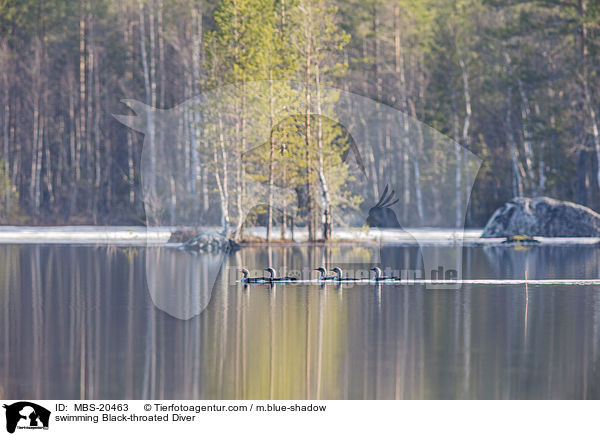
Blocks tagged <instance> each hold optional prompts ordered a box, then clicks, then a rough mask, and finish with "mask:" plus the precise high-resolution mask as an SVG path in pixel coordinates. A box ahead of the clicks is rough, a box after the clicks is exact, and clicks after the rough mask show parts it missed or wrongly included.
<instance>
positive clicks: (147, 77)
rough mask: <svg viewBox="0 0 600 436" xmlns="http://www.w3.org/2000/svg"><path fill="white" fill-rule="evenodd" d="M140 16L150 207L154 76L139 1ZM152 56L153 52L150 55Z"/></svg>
mask: <svg viewBox="0 0 600 436" xmlns="http://www.w3.org/2000/svg"><path fill="white" fill-rule="evenodd" d="M139 17H140V52H141V55H142V68H143V71H144V91H145V95H146V106H150V107H149V108H147V110H146V129H147V130H146V138H145V142H146V141H147V144H148V153H149V166H150V167H149V168H148V173H147V177H148V181H149V183H148V185H149V189H150V192H147V193H146V198H147V200H149V201H150V207H152V208H153V207H154V206H155V205H154V204H153V203H154V201H155V200H156V199H155V172H156V171H155V150H154V120H153V114H152V108H153V107H154V106H153V104H152V103H153V100H154V98H153V94H154V93H153V92H152V78H151V72H150V67H149V66H148V53H147V51H146V24H145V22H146V18H145V14H144V4H143V2H142V1H141V0H140V1H139ZM150 57H151V58H152V57H153V56H152V54H151V55H150Z"/></svg>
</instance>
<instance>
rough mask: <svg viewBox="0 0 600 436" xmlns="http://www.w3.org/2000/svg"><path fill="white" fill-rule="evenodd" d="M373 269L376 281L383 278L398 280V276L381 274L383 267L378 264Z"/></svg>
mask: <svg viewBox="0 0 600 436" xmlns="http://www.w3.org/2000/svg"><path fill="white" fill-rule="evenodd" d="M371 271H375V281H377V282H379V281H381V280H397V277H385V276H382V275H381V268H379V267H378V266H376V267H374V268H371Z"/></svg>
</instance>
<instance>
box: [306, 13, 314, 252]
mask: <svg viewBox="0 0 600 436" xmlns="http://www.w3.org/2000/svg"><path fill="white" fill-rule="evenodd" d="M310 10H311V8H310V4H309V5H308V13H307V17H310V16H311V14H310ZM307 17H305V18H304V20H305V22H304V38H305V56H306V62H305V65H304V80H305V83H306V92H305V96H304V104H305V114H304V116H305V120H304V122H305V129H304V130H305V131H304V138H305V144H306V206H307V217H308V240H309V241H314V240H315V239H316V238H315V226H314V222H313V213H314V212H313V204H312V203H313V201H312V188H311V184H312V159H311V153H310V147H311V140H310V135H311V131H310V129H311V125H310V123H311V113H310V110H311V92H310V81H311V76H310V68H311V56H312V53H311V51H312V44H311V38H312V33H311V32H310V24H309V23H308V22H307V20H308V19H309V18H307Z"/></svg>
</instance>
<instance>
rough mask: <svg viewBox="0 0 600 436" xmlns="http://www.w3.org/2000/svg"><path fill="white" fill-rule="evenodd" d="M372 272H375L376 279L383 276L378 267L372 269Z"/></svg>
mask: <svg viewBox="0 0 600 436" xmlns="http://www.w3.org/2000/svg"><path fill="white" fill-rule="evenodd" d="M371 271H374V272H375V277H379V276H381V268H379V267H378V266H376V267H373V268H371Z"/></svg>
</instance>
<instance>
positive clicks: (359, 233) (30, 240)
mask: <svg viewBox="0 0 600 436" xmlns="http://www.w3.org/2000/svg"><path fill="white" fill-rule="evenodd" d="M181 230H182V229H181V228H174V227H156V228H149V227H143V226H47V227H28V226H0V245H3V244H97V245H124V246H127V245H131V246H143V245H148V246H164V247H178V246H179V245H180V244H181V243H180V242H173V241H171V242H169V241H170V240H171V237H172V235H173V234H174V233H175V232H177V231H181ZM208 230H215V229H214V228H210V229H208ZM276 230H277V229H276ZM187 231H190V229H187ZM194 231H195V230H194ZM482 233H483V229H466V230H461V229H447V228H446V229H444V228H409V229H404V230H401V229H385V230H381V229H363V228H353V229H339V230H334V231H333V234H332V238H331V240H329V241H327V242H324V241H308V233H307V231H306V230H305V229H298V230H297V231H296V232H295V234H294V240H292V239H286V240H283V241H282V240H272V241H270V242H267V241H266V238H265V236H266V228H265V227H250V228H247V229H246V235H247V239H245V240H242V241H240V246H241V247H242V248H244V247H266V246H272V247H276V246H286V245H289V246H293V245H331V246H342V245H347V244H361V245H372V244H390V245H399V246H401V245H405V246H414V245H440V246H442V245H460V244H462V245H463V246H475V245H499V244H503V243H505V242H506V238H482V237H481V235H482ZM536 240H537V241H538V242H539V243H540V244H545V245H600V237H576V238H545V237H536Z"/></svg>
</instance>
